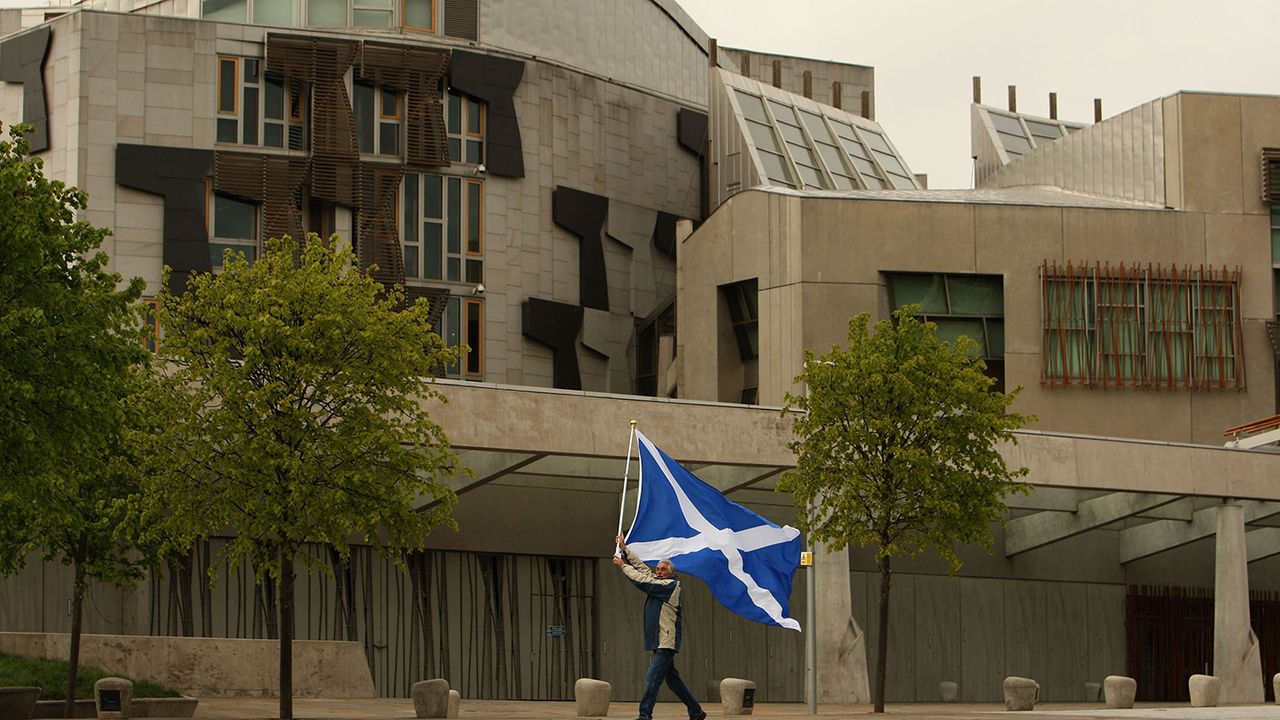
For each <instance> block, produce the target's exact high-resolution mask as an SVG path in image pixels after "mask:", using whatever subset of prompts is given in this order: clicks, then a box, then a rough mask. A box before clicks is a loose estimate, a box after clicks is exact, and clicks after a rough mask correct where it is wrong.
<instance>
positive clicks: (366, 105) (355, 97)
mask: <svg viewBox="0 0 1280 720" xmlns="http://www.w3.org/2000/svg"><path fill="white" fill-rule="evenodd" d="M352 90H353V91H354V92H353V93H352V98H351V105H352V110H353V112H354V113H355V117H356V139H357V140H358V141H359V145H360V152H362V153H372V152H373V122H374V121H373V88H372V87H370V86H368V85H365V84H363V83H356V84H355V86H354V87H353V88H352Z"/></svg>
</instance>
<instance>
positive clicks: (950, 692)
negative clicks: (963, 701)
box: [938, 680, 960, 703]
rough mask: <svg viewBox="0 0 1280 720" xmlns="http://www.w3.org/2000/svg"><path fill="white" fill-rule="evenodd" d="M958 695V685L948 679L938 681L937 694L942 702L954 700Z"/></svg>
mask: <svg viewBox="0 0 1280 720" xmlns="http://www.w3.org/2000/svg"><path fill="white" fill-rule="evenodd" d="M959 695H960V686H959V685H957V684H956V683H954V682H952V681H950V680H943V681H942V682H940V683H938V696H939V697H941V698H942V702H946V703H949V702H955V701H956V698H957V697H958V696H959Z"/></svg>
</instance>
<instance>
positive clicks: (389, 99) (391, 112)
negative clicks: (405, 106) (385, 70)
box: [379, 88, 400, 117]
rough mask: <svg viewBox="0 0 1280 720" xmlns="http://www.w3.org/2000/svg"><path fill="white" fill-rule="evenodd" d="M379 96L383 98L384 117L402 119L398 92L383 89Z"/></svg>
mask: <svg viewBox="0 0 1280 720" xmlns="http://www.w3.org/2000/svg"><path fill="white" fill-rule="evenodd" d="M379 94H380V96H381V97H382V116H383V117H400V96H399V95H398V94H396V91H394V90H388V89H386V88H382V89H381V92H380V93H379Z"/></svg>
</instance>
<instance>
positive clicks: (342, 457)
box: [145, 235, 455, 577]
mask: <svg viewBox="0 0 1280 720" xmlns="http://www.w3.org/2000/svg"><path fill="white" fill-rule="evenodd" d="M354 260H355V258H354V256H353V254H352V253H351V251H350V250H349V249H347V248H346V247H345V246H343V245H342V244H341V243H340V242H338V241H337V239H336V238H335V239H333V240H331V241H325V240H322V239H320V238H318V237H316V236H315V235H312V236H311V237H310V238H309V239H308V241H307V242H306V243H305V245H304V246H303V247H302V248H299V247H298V245H297V243H296V242H294V241H293V240H291V239H290V238H288V237H284V238H280V239H275V240H268V241H267V242H266V248H265V252H264V253H263V255H262V257H261V258H260V259H259V260H258V261H257V262H256V263H255V264H253V265H250V264H249V263H248V262H247V261H246V260H245V258H244V257H243V256H241V255H238V254H236V253H228V255H227V258H226V261H225V263H224V266H223V271H222V272H221V273H220V274H218V275H196V276H194V277H192V278H191V280H190V281H189V284H188V289H187V291H186V292H185V293H184V294H183V295H181V296H175V295H173V294H170V293H167V292H166V293H165V294H162V295H161V302H160V309H159V317H160V324H161V327H162V328H163V346H162V353H163V354H164V356H165V358H166V365H167V369H166V371H165V372H164V376H163V377H162V378H161V381H160V384H159V386H158V388H157V392H155V393H153V394H152V396H151V398H150V403H151V406H150V407H151V412H152V413H153V415H154V416H155V417H157V418H161V420H160V424H161V427H160V429H159V432H158V433H156V434H155V435H154V436H149V437H147V438H145V440H147V441H148V442H149V443H150V444H151V445H150V451H151V453H150V454H151V456H152V457H153V459H154V461H155V462H154V467H153V468H152V472H151V473H149V476H150V478H149V480H148V483H147V486H148V488H149V490H150V493H149V498H150V499H149V502H150V504H151V505H150V510H151V511H152V512H153V513H154V519H156V520H157V521H160V522H161V524H164V525H168V526H170V527H173V528H175V529H176V530H178V531H179V533H180V536H181V537H180V539H179V542H178V544H177V545H176V548H177V549H180V550H185V549H186V548H187V546H186V545H185V544H184V543H187V542H189V541H190V539H192V538H194V537H202V536H209V535H213V534H217V533H220V532H222V531H223V530H224V529H225V528H228V527H230V528H234V530H235V536H234V538H233V539H232V541H231V542H230V543H229V544H228V546H227V549H226V551H225V556H224V559H225V560H226V561H227V562H230V563H232V564H235V563H237V562H239V561H241V560H246V559H247V560H249V561H250V562H251V563H252V564H253V566H254V567H255V568H257V569H258V571H259V572H264V571H265V572H267V573H269V574H270V575H271V576H272V577H278V576H279V574H280V560H279V556H280V553H281V552H282V551H284V552H287V553H289V554H291V555H292V554H293V553H294V552H296V551H297V549H298V548H299V547H300V546H301V545H302V544H303V543H308V542H318V543H328V544H331V545H333V546H334V547H336V548H337V549H338V551H339V552H340V553H342V554H343V555H344V556H345V555H346V554H347V553H348V551H349V543H350V542H351V541H352V539H353V538H359V539H360V540H362V541H369V542H373V543H375V544H378V545H379V546H381V547H382V548H383V549H384V550H386V551H387V552H389V553H390V554H391V555H392V557H393V558H398V557H400V556H401V555H402V554H403V552H404V551H405V550H406V549H408V548H410V547H415V546H420V545H421V543H422V541H423V539H424V537H425V536H426V534H427V532H428V531H429V530H430V529H431V528H432V527H433V526H435V525H437V524H439V523H441V522H451V521H450V520H449V513H450V511H451V509H452V504H453V501H454V496H453V493H452V491H451V490H449V488H448V487H447V486H446V485H445V484H443V483H442V482H441V481H440V479H439V476H440V475H441V474H442V473H443V472H446V471H449V470H451V469H452V468H453V466H454V463H455V457H454V455H453V454H452V452H451V451H450V450H449V447H448V442H447V439H446V438H445V434H444V431H443V430H442V429H441V428H440V427H439V426H438V425H436V424H435V423H434V422H432V421H431V419H430V418H429V417H428V415H427V413H426V412H425V410H423V408H422V406H421V403H422V402H423V401H427V400H442V399H443V398H442V397H441V396H440V394H439V393H438V392H437V391H436V390H435V389H434V388H433V387H432V380H433V378H432V377H431V369H432V368H436V367H440V366H442V365H443V364H445V363H447V362H450V361H452V359H453V357H454V354H453V352H452V351H450V350H448V349H446V348H444V347H443V344H442V342H441V340H440V337H439V336H438V335H437V334H436V333H434V332H432V330H431V328H430V326H429V324H428V320H427V318H428V308H427V304H426V301H424V300H419V301H417V302H415V303H413V304H411V305H408V306H407V307H404V308H403V309H400V308H401V306H402V305H404V295H403V293H402V291H401V290H399V289H398V288H397V289H395V290H392V291H389V292H387V291H384V290H383V288H382V286H381V285H379V284H378V283H377V282H376V281H375V280H373V279H372V278H371V277H369V276H368V275H367V274H364V273H361V272H357V271H356V270H355V269H354V268H353V266H352V263H353V262H354ZM432 499H434V500H436V501H438V503H437V504H435V505H434V506H432V507H431V508H430V509H427V510H424V511H417V510H415V509H414V504H415V501H417V502H419V503H421V502H424V501H429V500H432ZM171 544H172V543H171Z"/></svg>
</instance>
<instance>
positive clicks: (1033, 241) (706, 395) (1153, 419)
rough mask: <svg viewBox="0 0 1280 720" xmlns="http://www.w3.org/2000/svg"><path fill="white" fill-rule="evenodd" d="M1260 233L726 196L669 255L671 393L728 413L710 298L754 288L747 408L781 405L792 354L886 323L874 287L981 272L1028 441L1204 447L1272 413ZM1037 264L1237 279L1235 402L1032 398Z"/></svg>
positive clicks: (1107, 218)
mask: <svg viewBox="0 0 1280 720" xmlns="http://www.w3.org/2000/svg"><path fill="white" fill-rule="evenodd" d="M1235 187H1236V188H1239V183H1237V184H1236V185H1235ZM1237 192H1238V191H1237ZM1268 227H1269V226H1268V220H1267V217H1266V216H1264V215H1261V214H1257V215H1254V214H1229V213H1222V212H1208V211H1206V212H1189V211H1183V212H1173V211H1162V210H1137V209H1135V210H1120V209H1103V208H1090V207H1047V206H1044V207H1035V206H1027V205H1012V204H980V203H954V202H945V203H944V202H912V201H898V202H895V201H891V200H886V201H872V200H854V199H839V198H800V197H796V196H792V195H787V194H782V193H770V192H760V191H753V192H745V193H740V194H738V195H736V196H734V197H733V198H731V199H730V200H729V201H728V202H727V203H726V204H725V205H723V206H722V207H721V208H720V209H719V210H718V211H717V212H716V213H715V214H714V215H713V216H712V218H711V219H710V220H709V221H708V222H707V223H706V224H704V225H703V227H702V228H700V229H699V231H698V232H696V233H695V234H694V235H693V236H691V237H690V238H689V239H687V240H686V241H685V242H684V243H683V244H682V245H681V248H680V252H681V255H680V268H679V270H678V284H679V287H680V292H681V302H680V306H679V321H680V327H681V333H680V337H679V341H680V344H681V347H680V350H679V354H680V357H681V358H682V362H683V369H684V381H683V382H682V383H681V388H682V393H683V394H684V395H685V396H686V397H690V398H698V399H707V400H711V399H719V400H730V399H732V398H727V397H724V396H723V395H724V391H723V389H722V388H721V387H720V385H719V382H718V378H719V377H720V375H721V374H722V373H729V372H732V371H733V370H732V368H733V366H734V363H740V360H738V359H737V358H736V357H735V356H733V355H732V354H726V353H725V352H724V351H723V350H724V348H723V347H722V346H718V344H717V343H715V342H714V341H713V339H714V338H715V337H716V326H715V318H716V312H715V310H714V308H715V307H716V303H717V300H718V298H717V294H718V291H717V289H716V288H717V287H718V286H719V285H723V284H725V283H730V282H737V281H740V280H745V279H749V278H753V277H754V278H758V279H759V288H760V326H759V327H760V348H761V353H760V401H761V402H762V403H764V404H780V403H781V402H782V395H783V393H784V392H785V391H786V390H788V389H791V379H792V378H793V377H794V376H795V375H796V374H798V373H799V371H800V363H801V360H802V352H803V349H804V348H812V349H814V350H816V351H818V352H823V351H825V350H827V349H829V348H830V347H832V346H833V345H835V344H843V343H844V341H845V338H846V337H847V335H846V330H847V320H848V318H850V317H852V316H853V315H855V314H857V313H859V312H864V311H865V312H870V313H871V314H872V316H873V318H883V317H886V316H887V315H888V312H889V308H888V296H887V291H886V289H885V287H884V282H885V280H884V275H883V273H885V272H909V271H927V272H952V273H989V274H998V275H1002V276H1004V278H1005V286H1004V313H1005V360H1006V385H1007V386H1008V387H1010V388H1012V387H1017V386H1019V385H1021V386H1022V387H1023V392H1022V394H1021V395H1020V396H1019V398H1018V400H1017V402H1016V404H1015V406H1014V407H1015V408H1016V409H1017V410H1018V411H1020V412H1025V413H1029V414H1033V415H1036V416H1038V417H1039V421H1038V422H1037V423H1036V424H1034V425H1033V426H1032V427H1033V428H1035V429H1040V430H1048V431H1055V432H1078V433H1084V434H1090V435H1104V436H1115V437H1134V438H1147V439H1158V440H1169V441H1176V442H1195V443H1206V444H1218V443H1221V442H1222V440H1221V433H1222V431H1223V430H1224V429H1225V428H1227V427H1231V426H1232V425H1234V424H1238V423H1240V422H1245V421H1248V420H1250V419H1256V418H1259V417H1266V416H1267V415H1269V414H1271V413H1272V412H1273V408H1274V402H1275V396H1274V382H1275V378H1274V371H1273V365H1274V361H1273V359H1272V357H1273V356H1272V351H1271V347H1270V344H1269V342H1268V340H1267V337H1266V330H1265V325H1264V323H1265V321H1266V320H1267V319H1269V318H1271V317H1273V309H1272V299H1271V295H1270V292H1271V277H1270V269H1271V262H1270V246H1269V242H1268V237H1269V232H1268ZM1045 260H1050V261H1054V260H1056V261H1057V262H1058V263H1060V264H1061V263H1065V262H1066V261H1072V262H1077V263H1078V262H1081V261H1085V262H1089V263H1090V264H1092V263H1093V262H1095V261H1102V262H1110V263H1111V264H1112V265H1116V264H1119V263H1121V262H1123V263H1126V264H1132V263H1134V262H1139V263H1143V264H1146V263H1148V262H1149V263H1152V264H1153V265H1154V264H1163V265H1165V266H1166V267H1167V266H1169V265H1170V264H1176V265H1179V266H1182V265H1191V266H1194V267H1199V266H1201V265H1206V266H1215V267H1219V268H1220V267H1222V266H1223V265H1227V266H1229V267H1230V268H1232V269H1234V268H1236V267H1237V266H1242V267H1243V270H1244V277H1243V281H1242V286H1241V291H1242V301H1241V302H1242V307H1241V310H1242V313H1241V314H1242V317H1243V332H1244V342H1245V365H1246V374H1247V379H1248V387H1247V389H1246V390H1244V391H1234V390H1232V391H1196V392H1192V391H1188V390H1178V391H1161V392H1151V391H1145V390H1139V391H1135V390H1102V389H1081V388H1070V389H1064V388H1060V387H1059V388H1051V387H1042V386H1041V385H1040V382H1039V380H1040V348H1041V343H1042V325H1041V317H1040V312H1041V311H1040V280H1039V274H1038V267H1039V265H1040V264H1041V263H1042V262H1043V261H1045Z"/></svg>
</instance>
